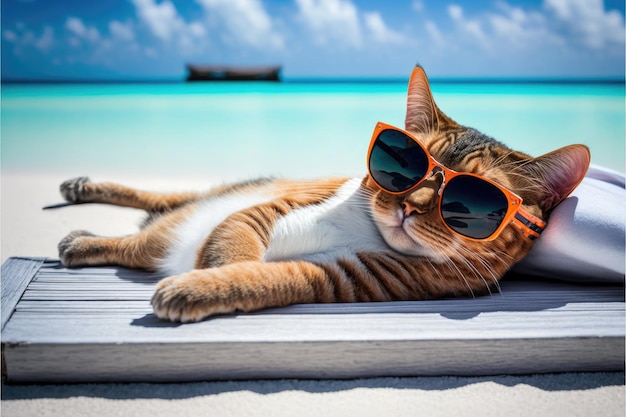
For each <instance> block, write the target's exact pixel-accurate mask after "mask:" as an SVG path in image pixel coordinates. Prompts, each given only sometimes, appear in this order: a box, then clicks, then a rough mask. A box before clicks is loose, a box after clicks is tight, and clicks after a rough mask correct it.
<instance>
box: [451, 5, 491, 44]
mask: <svg viewBox="0 0 626 417" xmlns="http://www.w3.org/2000/svg"><path fill="white" fill-rule="evenodd" d="M448 15H449V16H450V17H451V18H452V20H453V21H454V23H455V24H456V26H457V27H458V28H459V29H460V30H461V31H462V32H464V33H465V34H467V35H470V36H471V37H473V38H474V39H476V40H478V41H479V42H480V43H481V44H483V46H485V45H486V42H487V36H486V35H485V33H484V32H483V29H482V26H481V24H480V22H479V21H478V20H473V19H470V18H468V17H466V16H465V15H464V14H463V9H462V8H461V6H459V5H456V4H451V5H449V6H448Z"/></svg>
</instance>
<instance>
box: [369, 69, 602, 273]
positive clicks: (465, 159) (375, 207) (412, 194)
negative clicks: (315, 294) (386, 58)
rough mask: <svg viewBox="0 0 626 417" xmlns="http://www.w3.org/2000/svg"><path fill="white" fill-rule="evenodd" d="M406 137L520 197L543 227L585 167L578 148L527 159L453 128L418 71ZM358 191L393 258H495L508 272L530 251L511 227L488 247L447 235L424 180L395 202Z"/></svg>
mask: <svg viewBox="0 0 626 417" xmlns="http://www.w3.org/2000/svg"><path fill="white" fill-rule="evenodd" d="M404 129H405V130H406V131H408V132H409V133H411V134H412V135H413V136H415V137H416V138H417V139H418V140H419V141H420V142H421V143H422V144H423V145H424V146H425V147H426V149H427V150H428V151H429V152H430V153H431V155H432V156H433V157H434V158H435V159H436V160H437V161H438V162H439V163H441V164H442V165H444V166H446V167H447V168H450V169H452V170H454V171H457V172H469V173H473V174H478V175H481V176H483V177H486V178H487V179H489V180H491V181H493V182H495V183H497V184H499V185H500V186H502V187H504V188H505V189H507V190H509V191H511V192H513V193H515V194H517V195H518V196H520V197H521V198H522V199H523V206H524V208H525V209H526V210H527V212H529V213H530V214H531V215H534V216H536V217H538V218H540V219H542V220H547V218H548V215H549V213H550V212H551V210H552V209H553V208H554V207H555V206H556V205H557V204H558V203H559V202H561V201H562V200H563V199H564V198H565V197H567V195H568V194H569V193H570V192H571V191H572V190H573V189H574V188H575V187H576V186H577V185H578V184H579V183H580V181H581V180H582V178H583V177H584V175H585V173H586V172H587V169H588V166H589V160H590V155H589V150H588V149H587V147H585V146H583V145H571V146H567V147H564V148H561V149H558V150H556V151H553V152H550V153H548V154H546V155H543V156H540V157H537V158H533V157H531V156H528V155H526V154H523V153H521V152H517V151H514V150H512V149H510V148H508V147H506V146H505V145H503V144H502V143H500V142H498V141H496V140H494V139H492V138H490V137H489V136H487V135H485V134H483V133H481V132H479V131H477V130H475V129H472V128H469V127H465V126H461V125H459V124H458V123H456V122H455V121H454V120H452V119H451V118H450V117H448V116H446V115H445V114H444V113H443V112H442V111H441V110H440V109H439V108H438V107H437V105H436V104H435V102H434V100H433V95H432V92H431V90H430V86H429V84H428V79H427V77H426V74H425V73H424V71H423V70H422V68H421V67H416V68H415V70H414V71H413V74H412V75H411V80H410V82H409V90H408V100H407V113H406V120H405V127H404ZM434 176H435V175H433V179H434ZM435 183H436V184H435ZM364 185H365V187H366V188H367V189H368V190H369V191H370V193H371V194H372V199H371V207H372V213H373V217H374V220H375V222H376V224H377V226H378V228H379V230H380V232H381V233H382V235H383V237H384V239H385V240H386V241H387V243H388V244H389V245H390V246H391V247H392V248H394V249H395V250H397V251H398V252H401V253H404V254H407V255H417V256H425V257H428V258H429V259H430V260H432V261H433V262H449V261H450V260H452V261H455V260H461V261H462V262H468V261H469V262H475V260H474V259H472V258H473V257H474V256H475V255H476V254H481V255H482V256H481V257H480V260H479V261H478V262H482V261H483V260H484V255H486V254H499V255H498V256H500V257H501V258H502V263H503V267H504V270H506V269H508V267H510V266H511V265H512V264H513V263H514V262H516V261H518V260H519V259H521V258H522V257H523V256H524V255H525V254H526V253H527V252H528V250H529V249H530V247H531V245H532V241H531V239H529V238H528V237H527V236H524V235H523V234H522V233H521V232H520V231H519V229H518V228H517V227H515V226H514V225H513V224H512V223H511V224H509V225H508V226H507V227H506V228H505V229H504V230H503V231H502V232H501V233H500V234H499V235H498V236H497V237H496V238H495V239H493V240H491V241H476V240H471V239H467V238H465V237H463V236H461V235H459V234H457V233H455V232H453V231H451V230H450V229H449V228H448V227H446V225H445V224H444V223H443V220H442V219H441V216H440V214H439V198H440V196H439V195H438V188H439V185H440V181H438V182H437V181H434V180H433V181H428V179H427V180H425V181H423V182H422V183H421V184H420V185H419V186H418V187H417V188H415V189H413V190H411V191H409V192H408V193H405V194H400V195H397V194H390V193H388V192H386V191H383V190H381V189H380V188H379V187H377V186H376V184H375V182H374V180H373V179H372V178H371V177H370V176H368V177H366V179H365V181H364Z"/></svg>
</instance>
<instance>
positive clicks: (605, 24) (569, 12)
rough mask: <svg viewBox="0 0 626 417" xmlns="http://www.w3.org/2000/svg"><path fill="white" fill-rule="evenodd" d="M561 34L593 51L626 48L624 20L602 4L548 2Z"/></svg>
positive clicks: (584, 0) (578, 0)
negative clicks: (575, 39) (606, 47)
mask: <svg viewBox="0 0 626 417" xmlns="http://www.w3.org/2000/svg"><path fill="white" fill-rule="evenodd" d="M543 6H544V9H545V10H546V11H548V13H549V14H551V15H552V16H553V17H554V19H555V22H556V23H557V24H558V28H559V30H560V31H563V32H565V33H567V34H572V35H574V36H576V37H578V38H579V40H580V42H582V43H583V44H584V45H585V46H587V47H589V48H591V49H601V48H603V47H604V46H606V45H615V44H617V45H623V44H624V19H623V18H622V16H621V14H620V13H619V12H618V11H617V10H609V11H605V10H604V2H603V1H602V0H545V1H544V4H543Z"/></svg>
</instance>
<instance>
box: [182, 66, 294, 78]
mask: <svg viewBox="0 0 626 417" xmlns="http://www.w3.org/2000/svg"><path fill="white" fill-rule="evenodd" d="M281 68H282V67H280V66H269V67H230V66H216V65H193V64H187V70H188V71H189V74H188V75H187V81H280V70H281Z"/></svg>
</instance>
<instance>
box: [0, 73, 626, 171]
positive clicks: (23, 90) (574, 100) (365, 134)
mask: <svg viewBox="0 0 626 417" xmlns="http://www.w3.org/2000/svg"><path fill="white" fill-rule="evenodd" d="M432 88H433V93H434V96H435V101H436V102H437V103H438V105H439V107H440V108H441V109H442V110H443V111H444V112H446V113H447V114H448V115H449V116H450V117H452V118H453V119H455V120H456V121H457V122H459V123H461V124H464V125H468V126H472V127H474V128H477V129H479V130H481V131H483V132H484V133H486V134H489V135H490V136H493V137H495V138H496V139H498V140H500V141H502V142H504V143H506V144H507V145H509V146H510V147H512V148H514V149H518V150H521V151H523V152H526V153H529V154H531V155H535V156H536V155H540V154H542V153H545V152H549V151H551V150H553V149H556V148H558V147H561V146H565V145H568V144H571V143H583V144H586V145H587V146H589V147H590V149H591V153H592V162H593V163H595V164H599V165H602V166H606V167H608V168H612V169H615V170H618V171H622V172H623V171H624V127H625V116H624V85H623V84H545V83H539V84H516V83H511V84H502V83H498V84H488V83H480V84H476V83H470V84H463V83H433V86H432ZM405 94H406V85H405V83H398V82H389V83H322V82H319V83H297V82H288V83H277V84H273V83H272V84H263V83H258V84H255V83H252V84H248V83H233V84H230V83H217V84H213V83H190V84H186V83H172V84H54V85H44V84H35V85H15V84H8V85H6V84H5V85H2V90H1V97H2V102H1V151H2V154H1V158H2V160H1V162H2V172H3V173H9V172H17V173H22V172H27V173H44V174H46V173H50V174H54V175H57V174H58V175H64V176H68V177H70V176H77V175H92V176H95V175H97V176H98V178H100V179H105V178H106V176H107V175H110V176H113V175H114V176H115V177H119V176H124V175H133V176H141V177H164V176H168V177H187V178H198V179H200V178H203V177H207V178H224V179H242V178H249V177H253V176H258V175H274V176H291V177H302V178H305V177H320V176H329V175H349V176H361V175H363V174H364V173H365V156H366V152H367V147H368V144H369V140H370V137H371V132H372V129H373V127H374V125H375V123H376V122H377V121H384V122H387V123H390V124H394V125H397V126H400V127H402V126H403V123H404V113H405V105H406V96H405Z"/></svg>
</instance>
